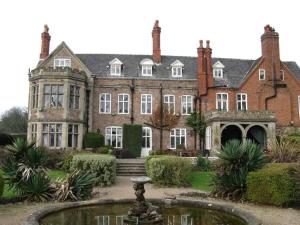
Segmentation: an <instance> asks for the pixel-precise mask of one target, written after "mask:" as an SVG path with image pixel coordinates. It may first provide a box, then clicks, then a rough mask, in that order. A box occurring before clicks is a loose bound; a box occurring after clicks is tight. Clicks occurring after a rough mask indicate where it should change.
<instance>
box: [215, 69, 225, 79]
mask: <svg viewBox="0 0 300 225" xmlns="http://www.w3.org/2000/svg"><path fill="white" fill-rule="evenodd" d="M213 77H214V78H223V68H213Z"/></svg>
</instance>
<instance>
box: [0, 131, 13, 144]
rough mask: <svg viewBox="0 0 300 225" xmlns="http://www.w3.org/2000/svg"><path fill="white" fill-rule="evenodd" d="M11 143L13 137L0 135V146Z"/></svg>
mask: <svg viewBox="0 0 300 225" xmlns="http://www.w3.org/2000/svg"><path fill="white" fill-rule="evenodd" d="M12 142H13V137H12V136H11V135H9V134H4V133H0V146H5V145H10V144H12Z"/></svg>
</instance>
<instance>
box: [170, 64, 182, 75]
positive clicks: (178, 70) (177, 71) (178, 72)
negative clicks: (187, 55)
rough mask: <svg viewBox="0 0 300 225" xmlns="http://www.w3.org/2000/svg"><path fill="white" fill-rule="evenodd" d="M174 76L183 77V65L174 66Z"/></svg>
mask: <svg viewBox="0 0 300 225" xmlns="http://www.w3.org/2000/svg"><path fill="white" fill-rule="evenodd" d="M172 77H182V67H180V66H174V67H172Z"/></svg>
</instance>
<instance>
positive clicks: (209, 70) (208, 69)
mask: <svg viewBox="0 0 300 225" xmlns="http://www.w3.org/2000/svg"><path fill="white" fill-rule="evenodd" d="M211 54H212V49H211V48H210V41H209V40H207V41H206V47H205V59H206V75H207V83H208V87H212V86H213V82H214V79H213V69H212V58H211Z"/></svg>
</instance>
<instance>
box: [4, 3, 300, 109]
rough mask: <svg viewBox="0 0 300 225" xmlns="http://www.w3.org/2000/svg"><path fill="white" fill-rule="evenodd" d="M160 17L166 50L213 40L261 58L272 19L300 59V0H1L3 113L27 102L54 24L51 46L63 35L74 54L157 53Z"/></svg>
mask: <svg viewBox="0 0 300 225" xmlns="http://www.w3.org/2000/svg"><path fill="white" fill-rule="evenodd" d="M155 20H159V24H160V27H161V28H162V31H161V51H162V55H180V56H196V55H197V50H196V49H197V47H198V45H199V40H200V39H203V40H210V41H211V48H212V50H213V57H223V58H241V59H256V58H258V57H260V55H261V44H260V36H261V34H262V33H263V28H264V26H265V25H266V24H270V25H271V26H272V27H274V28H275V30H276V31H277V32H279V35H280V55H281V60H283V61H285V60H286V61H296V62H297V63H298V65H300V35H299V34H300V31H299V29H300V28H299V21H300V13H299V4H297V1H296V0H284V1H283V0H273V1H271V0H243V1H241V0H226V1H224V0H205V1H202V0H185V1H184V0H151V1H149V0H148V1H144V0H113V1H108V0H81V1H79V0H78V1H77V0H70V1H69V0H51V1H49V0H47V1H45V0H26V1H24V0H9V1H1V2H0V65H1V74H0V114H1V113H3V112H4V111H6V110H8V109H10V108H11V107H14V106H20V107H27V104H28V85H29V82H28V69H29V68H30V69H34V68H35V66H36V64H37V62H38V60H39V54H40V47H41V32H42V31H43V26H44V24H48V26H49V28H50V29H49V33H50V35H51V43H50V52H51V51H52V50H54V49H55V48H56V47H57V46H58V45H59V44H60V43H61V42H62V41H65V42H66V43H67V45H68V46H69V47H70V48H71V49H72V51H73V52H75V53H119V54H151V53H152V37H151V31H152V27H153V25H154V22H155Z"/></svg>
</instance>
